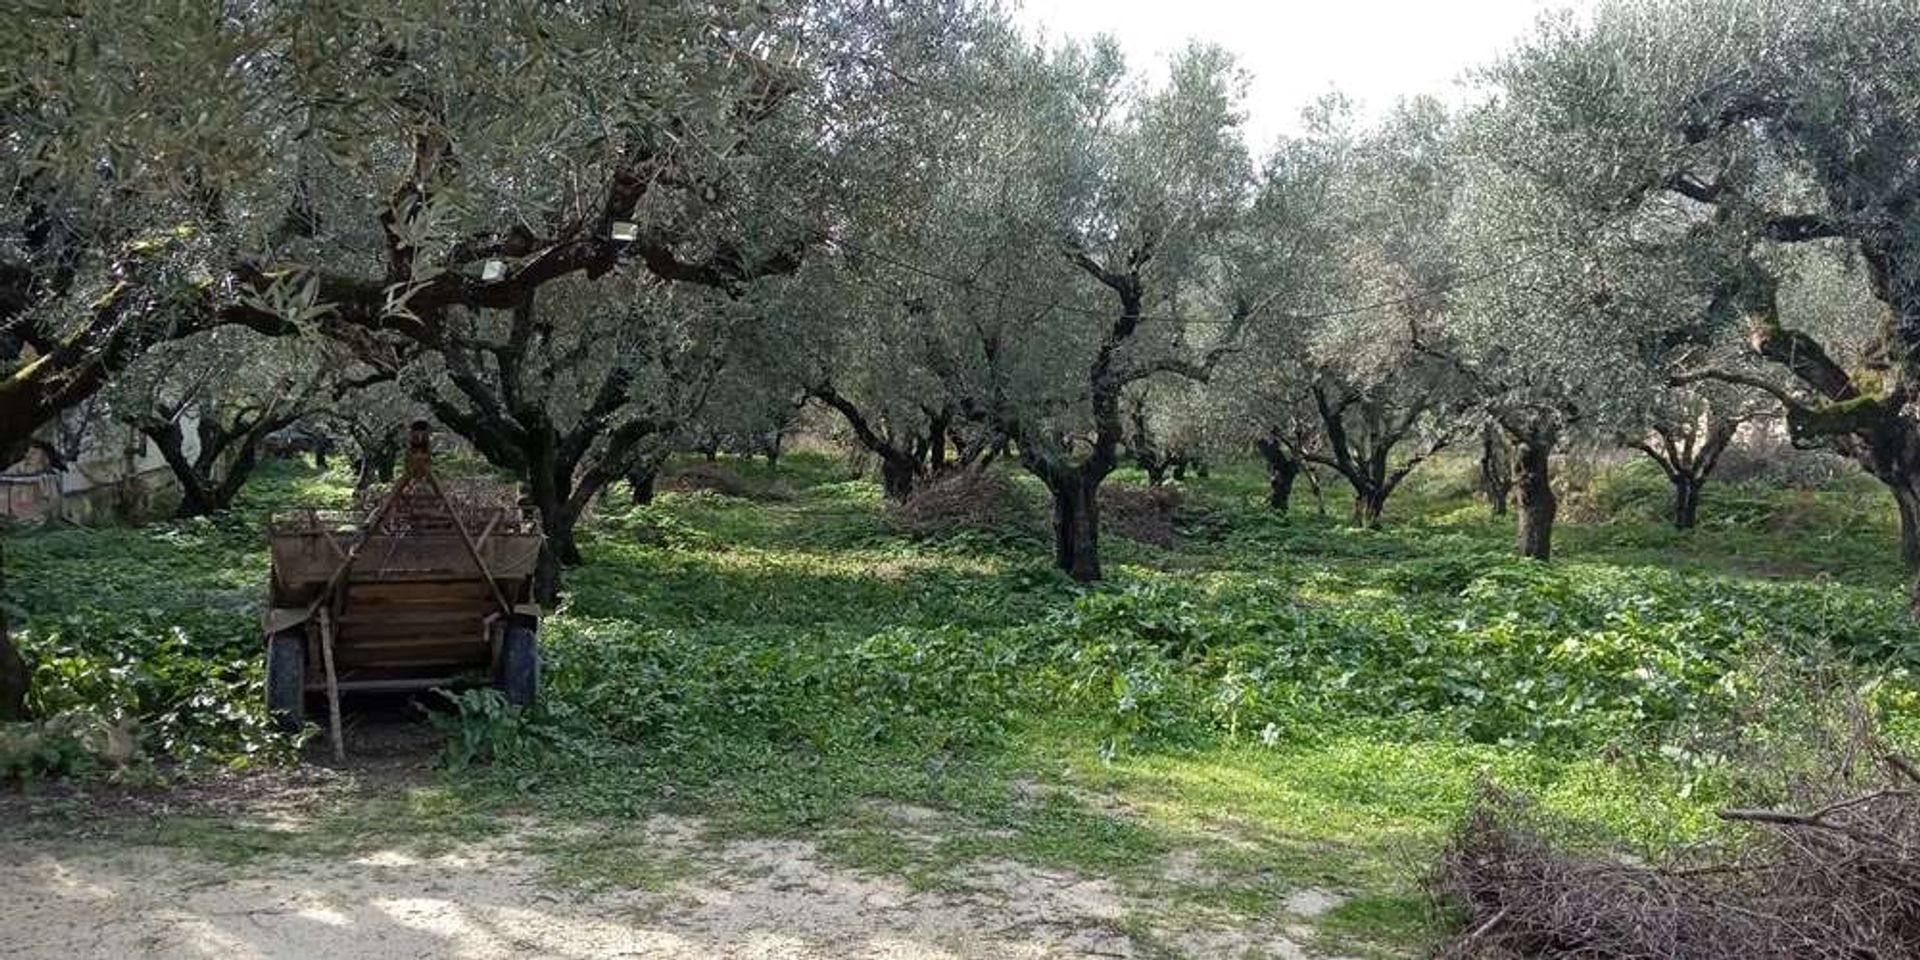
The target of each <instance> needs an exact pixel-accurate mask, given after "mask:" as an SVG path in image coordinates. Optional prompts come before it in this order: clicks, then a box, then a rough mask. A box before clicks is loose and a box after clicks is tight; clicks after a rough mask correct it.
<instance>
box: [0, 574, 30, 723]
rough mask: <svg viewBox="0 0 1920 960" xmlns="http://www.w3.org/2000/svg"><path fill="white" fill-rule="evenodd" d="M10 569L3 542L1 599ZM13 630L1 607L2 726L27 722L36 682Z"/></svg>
mask: <svg viewBox="0 0 1920 960" xmlns="http://www.w3.org/2000/svg"><path fill="white" fill-rule="evenodd" d="M6 565H7V556H6V549H5V544H4V543H3V542H0V596H5V594H6V586H7V567H6ZM11 630H12V624H11V623H10V622H9V621H8V619H7V608H6V604H4V603H0V722H7V721H13V720H25V719H26V718H27V690H28V687H29V685H30V684H31V683H32V682H33V673H32V671H30V670H28V669H27V661H26V659H25V658H24V657H22V656H20V650H19V648H18V647H15V646H14V645H13V634H12V632H11Z"/></svg>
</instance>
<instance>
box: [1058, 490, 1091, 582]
mask: <svg viewBox="0 0 1920 960" xmlns="http://www.w3.org/2000/svg"><path fill="white" fill-rule="evenodd" d="M1047 487H1048V491H1049V492H1050V493H1052V494H1053V564H1054V566H1056V567H1058V568H1059V569H1061V570H1064V571H1066V573H1067V575H1068V576H1071V577H1072V578H1073V579H1074V580H1075V581H1077V582H1080V583H1092V582H1093V581H1095V580H1098V579H1100V479H1098V478H1096V477H1094V476H1093V475H1092V474H1090V473H1088V472H1087V471H1085V470H1079V469H1075V470H1067V471H1063V472H1062V474H1061V475H1060V476H1059V477H1058V479H1057V481H1053V482H1049V483H1048V485H1047Z"/></svg>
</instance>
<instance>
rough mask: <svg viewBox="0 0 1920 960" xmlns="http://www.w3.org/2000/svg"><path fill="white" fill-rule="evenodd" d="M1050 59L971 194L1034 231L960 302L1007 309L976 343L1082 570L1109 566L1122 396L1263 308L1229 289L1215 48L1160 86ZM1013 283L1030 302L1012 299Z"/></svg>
mask: <svg viewBox="0 0 1920 960" xmlns="http://www.w3.org/2000/svg"><path fill="white" fill-rule="evenodd" d="M1048 66H1049V68H1050V69H1049V71H1048V74H1049V77H1048V79H1049V81H1050V82H1049V83H1048V84H1047V85H1046V86H1045V87H1042V88H1041V90H1042V93H1043V95H1042V96H1036V97H1033V98H1032V99H1031V100H1030V101H1029V103H1028V104H1027V105H1025V107H1026V108H1024V109H1018V110H1008V111H1006V113H1007V115H1008V117H1009V127H1010V129H1008V130H1006V131H1005V136H1006V138H1007V144H1006V148H1005V149H1004V150H1001V151H998V156H996V157H994V158H993V159H994V162H995V163H997V164H999V165H1000V169H999V170H997V171H995V172H996V173H997V174H998V175H999V176H1000V177H1004V178H1006V179H1004V180H989V181H986V182H982V183H978V184H975V185H973V186H972V190H971V196H969V197H967V198H966V199H967V201H968V206H969V207H970V208H971V209H974V210H981V211H982V212H983V213H984V214H985V215H986V216H987V217H988V219H989V222H992V223H1003V224H1004V223H1007V222H1008V221H1009V220H1013V221H1014V222H1013V224H1012V226H1013V227H1014V229H1013V230H1012V231H1008V232H1009V233H1014V234H1015V235H1016V236H1017V235H1024V236H1025V239H1024V240H1023V241H1022V240H1015V241H1013V244H1012V245H1011V247H1010V249H1008V250H1007V253H1008V254H1011V256H1003V257H1001V258H999V259H998V261H997V262H996V263H995V264H994V265H993V266H994V269H995V271H996V273H997V276H995V278H994V279H995V280H996V282H997V284H999V285H998V286H997V287H993V288H987V289H980V290H970V291H964V292H963V293H964V296H963V297H962V298H961V302H960V303H956V304H953V305H952V309H954V310H955V311H957V312H967V311H974V312H986V311H989V310H991V311H993V312H994V313H995V315H996V316H997V317H998V318H999V320H998V322H997V325H996V327H995V329H994V332H993V334H992V335H991V336H987V335H984V334H983V337H982V342H983V344H984V343H987V342H991V343H992V345H993V347H992V348H993V351H994V355H993V357H992V358H991V360H990V361H986V366H987V367H988V368H989V372H988V374H987V379H988V380H990V381H992V383H993V385H992V388H991V393H992V394H993V395H995V396H996V398H997V402H996V403H995V404H994V408H993V409H992V416H993V420H994V422H995V423H996V424H998V425H999V427H1000V429H1002V430H1003V431H1004V432H1005V433H1006V434H1007V435H1008V436H1010V437H1012V438H1013V439H1014V440H1015V442H1016V443H1017V445H1018V450H1019V455H1020V460H1021V463H1022V465H1023V466H1024V467H1025V468H1026V469H1027V470H1028V471H1029V472H1031V473H1033V474H1034V475H1035V476H1036V477H1038V478H1039V479H1040V480H1041V481H1042V482H1043V483H1044V484H1045V485H1046V487H1047V490H1048V492H1049V493H1050V495H1051V498H1052V501H1053V534H1054V561H1055V564H1056V565H1057V566H1058V567H1059V568H1060V569H1061V570H1064V571H1066V572H1068V573H1069V574H1070V575H1071V576H1073V577H1074V578H1075V579H1077V580H1082V581H1086V580H1097V579H1099V578H1100V576H1101V568H1100V559H1099V535H1100V528H1099V527H1100V524H1099V521H1100V514H1099V509H1100V508H1099V490H1100V486H1101V484H1102V483H1103V482H1104V481H1105V480H1106V478H1107V477H1108V476H1109V475H1110V474H1111V473H1112V472H1113V471H1114V469H1115V468H1117V467H1118V466H1119V465H1120V456H1121V452H1122V449H1123V445H1124V442H1125V436H1126V426H1127V425H1126V420H1125V415H1124V409H1123V398H1124V396H1125V394H1126V392H1127V390H1128V389H1129V388H1130V387H1132V386H1134V385H1136V384H1139V383H1142V382H1144V381H1146V380H1148V379H1149V378H1154V377H1168V376H1171V377H1183V378H1186V379H1189V380H1205V379H1207V378H1208V377H1209V376H1210V375H1211V374H1212V372H1213V369H1214V368H1215V366H1217V365H1218V363H1219V361H1220V359H1221V358H1222V357H1224V356H1225V355H1226V353H1227V352H1228V350H1229V349H1230V348H1231V346H1232V345H1233V344H1234V342H1235V341H1236V340H1237V337H1238V334H1239V331H1240V330H1241V329H1242V328H1243V327H1244V325H1245V323H1246V322H1247V321H1248V320H1249V319H1251V318H1252V317H1253V316H1254V315H1255V313H1256V312H1257V310H1258V306H1259V305H1258V304H1255V303H1253V302H1251V301H1247V300H1241V299H1236V298H1235V297H1234V296H1233V295H1232V292H1231V291H1230V290H1229V289H1228V285H1227V284H1226V283H1224V282H1223V280H1224V278H1225V275H1226V273H1227V270H1228V267H1227V265H1226V262H1225V258H1226V256H1227V254H1228V253H1229V252H1230V245H1229V244H1228V242H1227V241H1228V239H1229V237H1230V236H1231V235H1232V232H1233V231H1234V229H1235V228H1236V226H1237V224H1238V223H1239V222H1240V219H1241V217H1242V216H1243V215H1244V212H1245V208H1246V205H1247V201H1248V199H1249V191H1250V188H1251V186H1252V171H1251V169H1250V163H1249V161H1248V157H1247V151H1246V148H1245V146H1244V145H1243V143H1242V141H1241V137H1240V131H1239V121H1240V115H1239V113H1238V106H1237V104H1238V98H1239V91H1240V81H1239V79H1238V76H1237V74H1236V73H1235V71H1234V67H1233V65H1232V62H1231V60H1230V59H1229V58H1228V57H1227V56H1226V55H1225V54H1224V53H1222V52H1221V51H1219V50H1217V49H1211V48H1193V49H1189V50H1188V51H1186V52H1185V53H1184V54H1182V55H1181V56H1179V57H1176V58H1175V59H1174V61H1173V63H1172V65H1171V74H1170V77H1169V79H1168V81H1167V82H1166V83H1165V84H1164V85H1163V86H1161V87H1159V88H1156V89H1145V88H1142V87H1139V86H1137V85H1134V84H1131V83H1130V82H1129V76H1128V74H1127V73H1126V71H1125V69H1124V66H1123V64H1122V63H1121V61H1120V58H1119V56H1118V54H1117V53H1116V52H1115V51H1114V50H1113V49H1112V48H1111V47H1110V46H1106V45H1095V46H1094V47H1092V48H1091V49H1086V50H1079V49H1068V50H1065V51H1062V52H1060V53H1058V54H1056V55H1055V56H1054V57H1053V58H1052V59H1051V60H1050V62H1049V64H1048ZM1009 167H1010V169H1009ZM1009 181H1011V182H1010V183H1009ZM1016 191H1018V192H1016ZM1009 193H1012V194H1013V195H1014V196H1017V197H1020V200H1021V202H1020V204H1019V207H1016V208H1015V209H1012V210H1009V209H1007V208H1006V203H1005V200H1006V197H1007V195H1008V194H1009ZM1021 208H1024V209H1021ZM1034 234H1038V236H1037V237H1036V236H1034ZM1006 289H1013V290H1016V291H1022V292H1023V293H1024V296H1023V298H1022V301H1021V302H1020V303H1018V304H1010V303H1006V302H1004V301H1003V300H1002V298H1000V297H999V296H998V294H999V291H1001V290H1006ZM997 301H999V302H997ZM1036 304H1038V305H1040V306H1039V307H1038V308H1036V307H1035V305H1036ZM1055 305H1057V306H1055ZM982 359H983V360H985V358H984V356H983V357H982Z"/></svg>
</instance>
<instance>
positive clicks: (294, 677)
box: [267, 627, 307, 733]
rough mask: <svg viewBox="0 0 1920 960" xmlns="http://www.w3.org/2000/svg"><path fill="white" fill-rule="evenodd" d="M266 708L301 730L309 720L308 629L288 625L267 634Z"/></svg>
mask: <svg viewBox="0 0 1920 960" xmlns="http://www.w3.org/2000/svg"><path fill="white" fill-rule="evenodd" d="M267 712H268V713H269V714H271V715H272V716H273V723H274V725H275V726H277V727H279V728H280V729H281V730H284V731H286V732H288V733H298V732H300V728H301V727H302V726H304V725H305V724H306V722H307V629H306V628H305V627H288V628H287V629H285V630H282V631H280V632H279V633H276V634H274V635H273V636H271V637H269V638H267Z"/></svg>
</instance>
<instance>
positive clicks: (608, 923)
mask: <svg viewBox="0 0 1920 960" xmlns="http://www.w3.org/2000/svg"><path fill="white" fill-rule="evenodd" d="M542 839H543V838H542V837H537V836H534V835H532V834H531V833H529V832H527V831H524V830H519V831H515V832H513V833H509V834H507V835H506V836H503V837H496V838H493V839H491V840H488V841H485V842H480V843H474V844H468V845H464V846H462V847H460V848H458V849H457V850H455V851H453V852H448V853H443V854H440V855H435V856H425V857H423V856H415V855H408V854H405V853H401V852H399V851H397V850H386V851H379V852H374V853H371V854H368V855H363V856H359V857H355V858H352V859H349V860H335V861H311V860H293V859H270V860H265V861H257V862H252V863H248V864H246V865H244V866H241V867H233V866H227V865H221V864H218V863H215V862H212V861H209V860H205V859H202V858H200V857H198V856H197V855H195V854H192V853H189V852H183V851H181V850H177V849H163V848H156V847H145V846H125V845H119V844H117V843H114V842H110V841H106V842H100V843H97V844H92V845H89V844H85V843H71V842H69V843H62V844H60V845H58V846H54V845H51V844H49V843H47V842H44V841H32V842H27V841H3V840H0V891H5V896H4V897H0V957H9V958H21V960H27V958H90V957H100V958H113V960H122V958H129V957H166V958H202V957H205V958H212V957H220V958H235V960H239V958H295V957H299V958H308V957H326V958H335V960H351V958H362V957H364V958H376V957H377V958H400V957H453V958H472V960H490V958H496V957H498V958H508V957H516V958H517V957H555V958H601V957H626V958H635V957H643V958H654V957H658V958H687V960H715V958H817V957H818V958H824V957H876V958H878V957H885V958H897V960H934V958H962V957H965V958H976V957H977V958H1041V957H1046V958H1095V957H1103V958H1104V957H1164V956H1182V955H1184V956H1193V957H1209V958H1211V957H1280V958H1298V957H1305V956H1307V954H1306V953H1305V952H1304V951H1303V950H1302V949H1301V948H1300V947H1299V946H1298V945H1297V944H1296V943H1295V942H1294V941H1293V940H1291V939H1288V938H1287V937H1286V936H1285V935H1284V934H1281V933H1278V932H1266V933H1249V932H1247V931H1244V930H1231V929H1216V930H1208V929H1197V928H1194V927H1192V926H1191V925H1189V926H1188V928H1187V929H1183V930H1180V931H1174V932H1167V933H1165V934H1164V936H1163V935H1162V934H1161V933H1159V932H1156V931H1153V930H1151V929H1150V927H1151V921H1150V920H1146V919H1143V918H1145V917H1150V916H1151V908H1152V905H1151V904H1147V903H1142V902H1138V901H1136V900H1134V899H1131V898H1129V897H1128V896H1127V895H1125V894H1123V893H1121V892H1119V891H1118V890H1117V889H1116V888H1115V887H1114V885H1113V884H1111V883H1109V882H1107V881H1104V880H1099V879H1089V878H1084V877H1079V876H1075V875H1072V874H1069V873H1061V872H1054V871H1044V870H1038V869H1035V868H1032V867H1028V866H1025V865H1022V864H1017V863H1012V862H1005V861H999V862H988V863H983V864H979V865H977V866H976V867H975V868H974V869H972V870H971V871H969V873H968V874H967V875H966V876H965V877H964V878H963V881H962V882H961V883H960V884H959V885H958V888H957V889H953V890H941V891H938V892H929V891H918V892H916V891H913V890H911V889H909V888H908V887H907V886H906V885H905V884H904V883H902V882H900V881H899V880H896V879H892V878H888V877H878V876H871V875H866V874H862V873H859V872H854V871H848V870H844V869H840V868H837V867H834V866H832V865H831V864H829V863H827V862H826V861H825V860H824V859H823V858H822V857H821V856H820V855H819V853H818V852H817V851H816V850H815V849H814V848H813V847H812V846H810V845H809V844H806V843H803V842H798V841H791V840H748V841H733V842H725V843H711V842H707V841H705V840H702V839H701V838H700V829H699V824H698V823H696V822H692V821H687V820H679V819H672V818H656V819H655V820H653V821H650V822H649V823H648V824H647V827H646V830H645V842H644V845H643V846H642V847H640V848H638V850H637V852H636V854H635V855H636V857H653V858H657V860H656V861H655V862H654V863H652V864H635V867H636V869H637V870H638V872H640V873H641V874H644V875H647V876H651V877H655V878H658V879H659V882H657V883H647V884H645V885H646V886H649V887H654V888H655V889H651V890H645V889H641V890H636V889H622V890H617V891H606V892H582V891H581V890H579V889H576V888H571V887H569V886H568V885H566V884H562V883H556V882H555V881H554V877H553V875H552V874H551V873H550V868H551V866H552V864H551V863H550V862H549V860H548V859H547V858H546V857H544V856H543V855H542V854H541V853H539V852H538V850H539V849H540V848H539V844H540V842H541V841H542ZM544 839H549V840H550V837H548V838H544ZM576 839H577V838H576Z"/></svg>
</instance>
